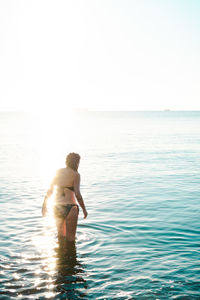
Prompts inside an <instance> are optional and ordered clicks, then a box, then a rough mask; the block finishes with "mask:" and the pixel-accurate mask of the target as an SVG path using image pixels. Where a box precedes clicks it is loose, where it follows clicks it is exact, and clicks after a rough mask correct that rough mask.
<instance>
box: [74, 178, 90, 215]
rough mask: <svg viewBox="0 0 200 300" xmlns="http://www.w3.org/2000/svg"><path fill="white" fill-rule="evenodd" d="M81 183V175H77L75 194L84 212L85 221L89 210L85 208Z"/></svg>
mask: <svg viewBox="0 0 200 300" xmlns="http://www.w3.org/2000/svg"><path fill="white" fill-rule="evenodd" d="M80 181H81V178H80V174H79V173H77V174H76V176H75V178H74V193H75V196H76V199H77V200H78V203H79V204H80V207H81V208H82V210H83V214H84V219H85V218H87V214H88V213H87V210H86V208H85V204H84V201H83V197H82V195H81V192H80Z"/></svg>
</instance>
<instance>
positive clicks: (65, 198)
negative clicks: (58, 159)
mask: <svg viewBox="0 0 200 300" xmlns="http://www.w3.org/2000/svg"><path fill="white" fill-rule="evenodd" d="M66 186H69V187H72V186H73V187H74V192H73V191H71V190H69V189H67V188H65V187H66ZM54 189H55V190H56V193H55V204H62V205H67V204H78V203H79V205H80V207H81V208H82V210H83V214H84V219H85V218H87V210H86V208H85V204H84V201H83V198H82V195H81V192H80V174H79V173H78V172H77V171H75V170H73V169H71V168H69V167H66V168H62V169H59V170H58V171H57V173H56V176H55V178H54V179H53V181H52V183H51V185H50V188H49V190H48V191H47V194H46V196H45V198H44V202H43V206H42V215H43V216H46V214H47V200H48V198H49V197H50V196H51V195H52V193H53V191H54ZM63 191H64V195H63ZM77 201H78V203H77ZM77 221H78V208H77V206H74V207H72V208H71V210H70V212H69V214H68V216H67V217H66V218H65V219H64V220H63V219H62V218H56V226H57V230H58V236H59V237H61V236H66V239H67V240H68V241H74V240H75V236H76V228H77Z"/></svg>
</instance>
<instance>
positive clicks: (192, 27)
mask: <svg viewBox="0 0 200 300" xmlns="http://www.w3.org/2000/svg"><path fill="white" fill-rule="evenodd" d="M199 16H200V1H199V0H132V1H131V0H120V1H117V0H115V1H110V0H105V1H104V0H98V1H97V0H91V1H90V0H85V1H76V0H71V1H67V0H63V1H62V0H54V1H52V0H46V1H45V0H39V1H38V0H33V1H31V0H25V1H17V0H13V1H11V0H0V110H1V111H15V110H17V111H18V110H19V111H20V110H25V111H26V110H31V111H35V110H41V111H44V110H47V111H49V110H51V111H53V110H62V111H63V110H66V111H67V110H68V109H69V108H73V107H87V108H89V109H95V110H162V109H166V108H170V109H175V110H187V109H188V110H200V85H199V78H200V57H199V53H200V18H199Z"/></svg>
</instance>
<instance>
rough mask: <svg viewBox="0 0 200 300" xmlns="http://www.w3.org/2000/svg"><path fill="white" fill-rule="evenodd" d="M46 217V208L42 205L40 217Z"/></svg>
mask: <svg viewBox="0 0 200 300" xmlns="http://www.w3.org/2000/svg"><path fill="white" fill-rule="evenodd" d="M46 215H47V207H46V205H43V206H42V216H43V217H46Z"/></svg>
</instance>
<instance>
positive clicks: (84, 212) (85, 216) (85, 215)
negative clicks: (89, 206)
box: [83, 209, 88, 219]
mask: <svg viewBox="0 0 200 300" xmlns="http://www.w3.org/2000/svg"><path fill="white" fill-rule="evenodd" d="M83 214H84V219H86V218H87V215H88V213H87V210H86V209H84V210H83Z"/></svg>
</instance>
